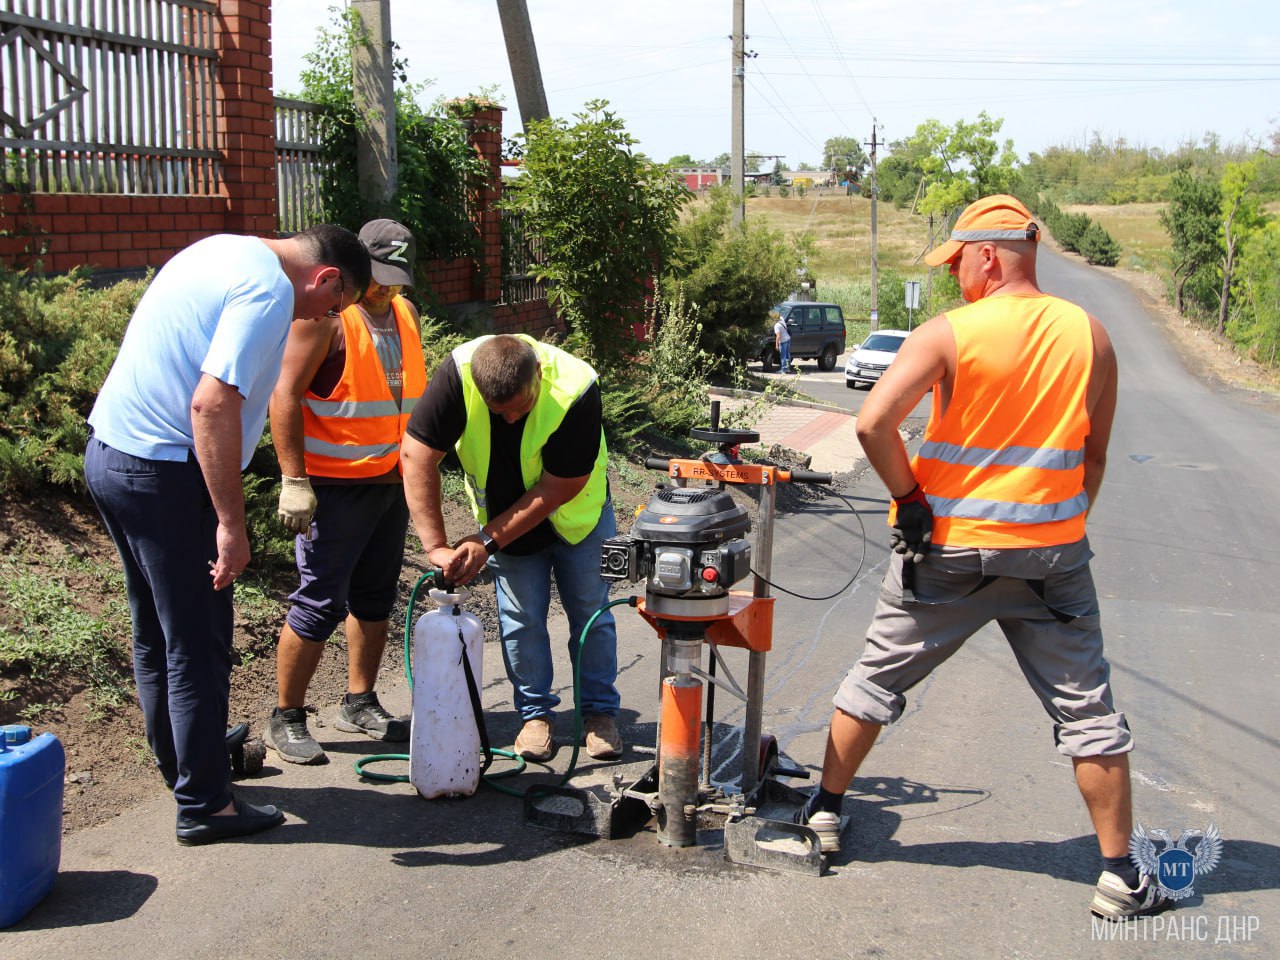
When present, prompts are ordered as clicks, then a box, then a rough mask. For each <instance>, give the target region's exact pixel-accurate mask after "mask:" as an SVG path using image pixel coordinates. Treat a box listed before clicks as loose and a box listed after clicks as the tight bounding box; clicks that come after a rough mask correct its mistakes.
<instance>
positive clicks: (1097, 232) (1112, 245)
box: [1080, 220, 1120, 267]
mask: <svg viewBox="0 0 1280 960" xmlns="http://www.w3.org/2000/svg"><path fill="white" fill-rule="evenodd" d="M1080 255H1081V256H1083V257H1084V258H1085V260H1087V261H1088V262H1089V263H1093V264H1096V265H1098V266H1100V267H1114V266H1115V265H1116V264H1117V263H1119V262H1120V244H1118V243H1116V241H1115V240H1114V239H1112V236H1111V234H1109V233H1107V231H1106V228H1104V227H1103V226H1102V224H1100V223H1098V222H1097V221H1096V220H1095V221H1092V222H1091V223H1090V224H1089V226H1088V227H1087V228H1086V229H1085V231H1084V233H1083V234H1082V235H1081V237H1080Z"/></svg>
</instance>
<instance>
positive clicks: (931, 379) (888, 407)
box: [856, 316, 955, 497]
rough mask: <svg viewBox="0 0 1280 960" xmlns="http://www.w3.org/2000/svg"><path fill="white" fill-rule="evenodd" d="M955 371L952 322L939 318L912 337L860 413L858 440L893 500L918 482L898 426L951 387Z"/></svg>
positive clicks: (905, 343)
mask: <svg viewBox="0 0 1280 960" xmlns="http://www.w3.org/2000/svg"><path fill="white" fill-rule="evenodd" d="M954 367H955V336H954V335H953V334H952V332H951V324H950V323H948V322H947V319H946V317H941V316H939V317H934V318H933V319H932V320H929V321H928V322H926V323H924V324H921V325H920V326H919V327H918V328H916V329H915V330H914V331H913V332H912V333H911V336H909V337H907V339H906V341H905V342H904V343H903V344H902V348H901V349H900V350H899V351H898V356H897V358H896V359H895V360H894V361H893V363H892V364H890V365H889V369H888V370H886V371H885V372H884V375H883V376H882V377H881V378H880V382H879V383H877V384H876V385H875V387H874V388H872V390H871V395H870V396H869V397H867V400H866V402H865V403H864V404H863V405H862V409H861V410H860V411H858V418H857V424H856V430H857V434H858V442H859V443H861V444H862V451H863V453H865V454H866V455H867V460H868V462H869V463H870V464H871V466H872V467H873V468H874V469H875V471H876V473H877V474H879V476H880V479H881V480H883V481H884V484H885V486H886V487H888V488H889V494H890V496H896V497H901V496H905V495H906V494H908V493H910V492H911V490H912V488H913V487H915V484H916V479H915V474H914V473H912V471H911V461H910V459H909V458H908V457H907V448H906V446H905V445H904V444H903V442H902V436H901V435H900V434H899V433H898V427H899V426H900V425H901V424H902V421H903V420H905V419H906V418H907V415H908V414H910V413H911V411H912V410H913V409H915V406H916V404H917V403H919V402H920V399H921V398H922V397H923V396H924V395H925V394H926V393H928V392H929V390H930V388H932V387H933V386H934V385H935V384H944V383H949V380H948V377H949V376H950V371H952V370H953V369H954Z"/></svg>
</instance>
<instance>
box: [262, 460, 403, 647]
mask: <svg viewBox="0 0 1280 960" xmlns="http://www.w3.org/2000/svg"><path fill="white" fill-rule="evenodd" d="M315 493H316V500H317V506H316V515H315V519H314V520H313V521H312V523H311V539H310V540H307V539H306V538H305V537H302V536H299V537H298V538H297V541H296V542H295V545H294V550H295V554H296V556H297V563H298V574H299V576H300V578H301V582H300V583H299V584H298V589H297V590H295V591H294V592H293V593H292V594H291V595H290V597H289V600H290V601H291V602H292V604H293V606H292V607H290V608H289V613H288V616H287V620H288V623H289V626H290V627H292V628H293V631H294V633H296V634H297V635H298V636H300V637H302V638H303V639H304V640H314V641H316V642H317V643H323V642H324V641H326V640H328V639H329V637H330V635H332V633H333V631H334V630H335V629H336V628H337V626H338V624H340V623H342V621H343V620H345V619H346V617H347V614H348V613H349V614H351V616H353V617H355V618H356V619H357V620H363V621H365V622H369V623H378V622H380V621H383V620H386V619H388V618H389V617H390V616H391V610H392V608H393V607H394V606H395V601H396V586H397V584H398V583H399V582H400V567H401V565H402V564H403V562H404V541H405V534H406V533H407V532H408V529H409V508H408V506H407V505H406V504H405V500H404V487H403V486H401V485H400V484H386V483H370V484H352V485H347V484H340V485H329V484H320V485H317V486H316V487H315Z"/></svg>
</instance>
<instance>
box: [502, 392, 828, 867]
mask: <svg viewBox="0 0 1280 960" xmlns="http://www.w3.org/2000/svg"><path fill="white" fill-rule="evenodd" d="M719 418H720V405H719V402H718V401H713V402H712V404H711V426H710V428H709V429H703V428H695V429H694V430H693V431H691V435H692V436H693V438H694V439H696V440H701V441H704V442H708V443H712V444H715V446H716V449H715V450H714V451H709V452H707V453H705V454H703V456H702V457H701V458H699V459H696V460H692V459H688V460H686V459H659V458H652V457H651V458H649V459H647V460H646V461H645V466H646V467H648V468H650V469H655V470H662V471H664V472H665V473H666V475H667V477H668V478H669V480H670V481H671V483H670V484H669V485H668V484H660V485H659V486H658V488H657V490H656V492H655V493H654V495H653V497H652V498H651V499H650V500H649V503H648V504H647V505H646V506H645V508H644V509H643V510H642V511H641V512H640V514H639V515H638V516H637V517H636V520H635V522H634V524H633V525H632V527H631V531H630V533H629V534H628V535H627V536H622V537H615V538H612V539H610V540H607V541H605V543H604V545H603V547H602V551H601V558H600V574H601V576H602V577H603V578H604V579H605V580H612V581H626V582H631V583H636V582H639V581H641V580H643V581H644V584H645V596H644V599H643V600H641V601H639V602H638V603H636V607H637V609H638V610H639V612H640V614H641V616H643V617H644V619H645V620H646V621H647V622H648V623H649V624H650V626H652V627H653V629H654V630H655V631H656V632H657V634H658V636H659V638H660V639H661V641H662V671H661V672H662V676H661V710H660V713H659V727H658V744H657V750H656V762H655V763H654V764H653V766H652V767H651V768H650V769H649V770H648V771H647V772H646V773H645V774H644V775H643V776H641V777H640V778H639V779H638V780H636V781H635V782H634V783H632V784H630V785H629V786H626V787H624V788H622V789H621V791H620V793H619V794H617V795H616V796H615V797H614V798H613V799H612V801H611V802H609V803H608V804H605V803H602V802H601V800H600V799H599V797H597V796H596V795H595V794H593V793H591V792H590V791H587V790H580V789H576V788H569V787H560V788H556V789H555V790H550V791H545V792H541V793H540V794H539V795H537V796H530V797H528V798H526V802H525V815H526V819H528V820H530V821H531V822H535V823H539V824H541V825H543V826H548V827H553V828H556V829H567V830H573V831H576V832H583V833H590V834H595V835H597V836H603V837H606V838H610V837H613V836H616V835H618V834H619V833H620V832H621V825H622V824H623V823H624V822H626V821H633V822H634V821H636V820H647V819H648V818H649V817H651V816H656V818H657V835H658V840H659V841H660V842H661V843H663V844H665V845H667V846H671V847H686V846H692V845H693V844H695V843H696V842H697V831H698V825H699V815H700V814H707V815H708V816H715V815H719V816H723V817H724V818H725V819H724V835H725V853H726V856H727V857H728V858H729V859H731V860H734V861H737V862H742V863H750V864H753V865H756V866H765V867H772V868H776V869H785V870H793V871H798V872H806V873H820V872H821V869H822V861H821V854H820V846H819V843H818V838H817V835H816V834H815V833H814V832H813V831H812V830H811V829H810V828H809V827H807V826H801V825H798V824H794V823H792V822H791V819H790V813H791V812H793V811H794V809H796V808H798V807H799V805H800V804H801V802H803V800H804V799H805V797H804V795H803V794H801V793H800V792H799V791H797V790H794V789H792V788H791V787H789V786H786V785H784V784H782V783H780V782H779V781H778V779H777V778H778V777H791V778H807V777H808V772H807V771H804V770H797V769H793V768H788V767H786V766H784V765H783V764H782V763H781V762H780V758H779V753H778V745H777V741H776V740H775V739H774V738H773V737H772V736H770V735H764V734H763V733H762V730H761V726H762V716H763V703H764V680H765V659H766V656H767V654H768V652H769V650H770V649H771V648H772V646H773V605H774V598H773V597H772V596H770V593H769V589H770V585H769V578H770V574H771V569H770V565H771V554H772V551H773V523H774V514H775V510H776V506H777V490H778V485H779V484H782V483H791V482H804V483H823V484H825V483H830V482H831V475H830V474H828V473H815V472H812V471H807V470H785V469H782V468H780V467H776V466H767V465H761V464H750V463H744V462H743V461H742V460H740V459H739V458H738V447H739V445H741V444H743V443H754V442H756V441H758V440H759V439H760V438H759V434H757V433H756V432H754V431H749V430H722V429H720V426H719ZM730 485H737V486H740V487H744V488H751V489H752V490H753V491H754V493H755V495H756V499H757V502H758V509H757V523H756V539H755V547H754V550H753V548H752V546H751V544H749V543H748V542H747V540H746V539H745V538H746V536H747V534H748V533H749V532H750V529H751V518H750V516H749V515H748V512H747V510H746V509H745V508H744V507H743V506H742V505H741V504H740V503H739V502H738V500H737V499H735V498H734V496H733V495H732V494H731V493H730V492H729V490H728V487H729V486H730ZM748 575H752V576H753V577H754V582H753V586H752V590H751V591H750V592H745V591H736V590H731V589H730V588H731V587H733V585H734V584H736V583H738V582H739V581H741V580H744V579H745V578H746V577H747V576H748ZM704 646H705V647H706V648H707V649H708V651H709V657H708V663H707V670H705V671H704V670H703V669H702V667H701V664H702V649H703V647H704ZM724 647H736V648H741V649H744V650H746V651H747V682H746V690H745V692H744V691H743V690H742V688H741V686H740V685H739V684H738V683H737V682H736V680H735V679H734V677H733V675H732V673H731V672H730V670H729V668H728V664H727V663H726V661H725V659H724V656H723V654H722V652H721V648H724ZM704 681H705V682H706V683H705V687H704ZM717 687H719V688H722V689H723V690H725V691H726V692H727V693H729V694H730V695H732V696H734V697H736V698H738V699H740V700H741V701H742V702H743V703H744V704H745V712H744V723H743V725H742V727H741V730H740V734H741V751H740V752H741V760H742V767H741V775H740V777H739V779H738V782H737V784H736V789H734V785H729V786H723V787H722V786H717V785H713V784H712V782H711V756H712V749H713V746H714V744H713V742H712V741H713V736H712V735H713V730H714V724H713V720H714V712H715V694H716V688H717ZM704 689H705V694H706V715H705V718H704V716H703V709H702V701H703V693H704ZM723 726H724V725H722V727H723ZM735 734H736V731H735ZM700 739H701V748H700V744H699V741H700ZM618 786H621V785H620V784H619V785H618ZM548 797H552V798H560V799H561V800H563V799H564V798H573V799H576V800H577V801H578V802H579V803H580V804H581V807H574V806H571V805H570V807H569V809H570V810H571V811H572V812H570V813H566V812H565V806H566V805H565V804H564V803H563V802H560V803H557V802H555V801H554V799H553V801H552V802H548ZM779 810H785V811H786V812H787V818H786V819H785V820H783V819H773V818H771V816H770V813H771V812H774V811H779Z"/></svg>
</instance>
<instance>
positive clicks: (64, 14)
mask: <svg viewBox="0 0 1280 960" xmlns="http://www.w3.org/2000/svg"><path fill="white" fill-rule="evenodd" d="M216 12H217V7H216V6H215V5H214V4H213V3H208V2H205V0H4V8H3V9H2V10H0V31H3V32H2V33H0V133H2V134H3V137H0V147H2V148H3V151H4V177H5V180H7V181H9V182H16V183H20V184H21V185H22V186H23V187H25V188H26V189H29V190H32V191H35V192H39V193H57V192H74V193H132V194H156V195H165V196H174V195H190V194H201V195H207V194H216V193H218V192H219V190H220V179H221V175H220V171H219V166H218V160H219V157H220V154H219V153H218V151H217V150H216V149H215V148H214V146H215V137H216V133H217V130H216V110H215V100H214V69H215V66H216V63H217V55H216V52H215V50H214V32H213V31H214V29H215V21H214V17H215V14H216Z"/></svg>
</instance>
